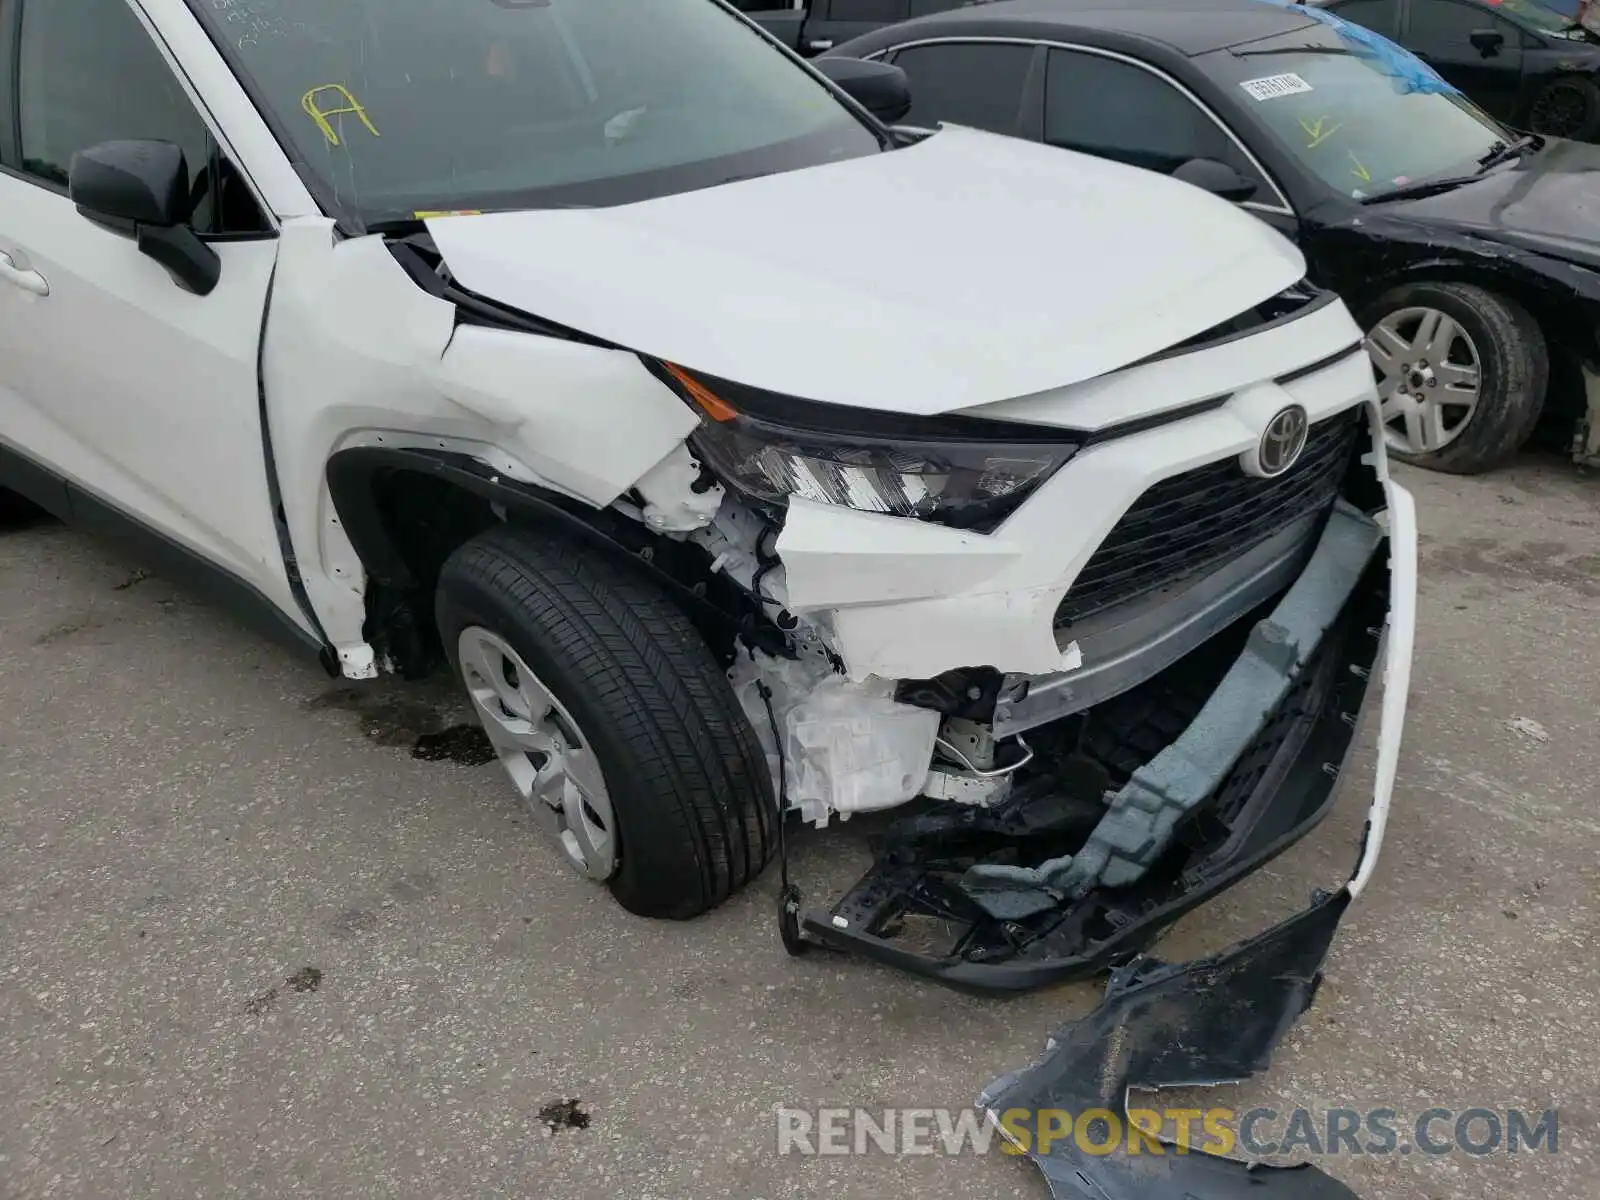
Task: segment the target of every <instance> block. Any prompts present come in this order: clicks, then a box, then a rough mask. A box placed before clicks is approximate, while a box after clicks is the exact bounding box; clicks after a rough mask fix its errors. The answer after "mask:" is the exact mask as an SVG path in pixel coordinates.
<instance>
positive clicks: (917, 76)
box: [894, 42, 1034, 133]
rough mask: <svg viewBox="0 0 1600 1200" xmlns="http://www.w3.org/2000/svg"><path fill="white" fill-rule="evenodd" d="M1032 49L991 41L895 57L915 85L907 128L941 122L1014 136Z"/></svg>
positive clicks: (927, 48)
mask: <svg viewBox="0 0 1600 1200" xmlns="http://www.w3.org/2000/svg"><path fill="white" fill-rule="evenodd" d="M1033 52H1034V51H1033V47H1032V46H1018V45H1005V44H997V43H992V42H941V43H939V44H938V45H934V46H913V47H911V48H910V49H909V50H902V51H900V53H898V54H896V55H895V56H894V65H895V66H897V67H899V68H900V69H901V70H903V71H904V72H905V73H906V76H907V77H908V79H909V81H910V84H911V111H910V112H909V113H907V114H906V116H905V123H906V124H907V125H922V126H933V125H937V124H938V123H939V122H940V121H950V122H953V123H955V124H957V125H970V126H972V127H973V128H974V129H987V130H989V131H990V132H992V133H1016V132H1017V125H1018V121H1019V120H1020V117H1021V110H1022V89H1023V86H1024V84H1025V83H1026V82H1027V78H1028V67H1029V64H1031V63H1032V62H1033Z"/></svg>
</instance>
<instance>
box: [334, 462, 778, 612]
mask: <svg viewBox="0 0 1600 1200" xmlns="http://www.w3.org/2000/svg"><path fill="white" fill-rule="evenodd" d="M408 473H409V474H415V475H422V476H426V477H429V478H433V479H437V480H441V481H443V482H445V483H448V484H450V485H452V486H454V487H456V488H459V489H460V490H462V491H464V492H467V493H469V494H471V495H473V496H475V497H477V498H478V499H480V500H483V501H486V502H487V503H489V504H491V505H497V506H499V507H500V508H502V509H503V510H504V512H505V515H506V518H507V519H508V520H512V521H521V522H532V521H538V522H543V523H545V524H548V525H554V526H556V527H558V528H560V529H561V530H562V531H563V532H565V533H567V534H569V535H571V536H573V537H576V538H578V539H580V540H582V541H583V542H584V543H585V544H586V545H588V546H589V547H591V548H592V549H594V550H596V551H598V552H599V553H603V554H607V555H610V556H612V557H615V558H617V559H620V560H622V561H625V562H627V563H630V564H631V565H632V566H633V568H634V569H636V570H638V571H640V572H642V573H644V574H645V575H647V576H649V577H650V578H651V579H653V580H654V581H655V582H656V583H657V584H658V585H660V586H661V587H662V588H664V589H665V590H666V591H667V593H668V594H669V595H670V596H671V597H672V598H673V599H674V600H675V601H676V602H677V603H678V604H680V605H681V606H682V607H683V608H684V610H685V611H686V612H687V614H688V615H689V616H690V618H691V619H693V620H695V621H696V622H697V623H700V622H710V623H716V624H725V623H726V622H728V621H729V620H730V619H732V615H731V614H729V613H727V612H725V611H724V610H723V609H721V608H719V607H718V606H717V605H715V604H713V603H711V602H710V601H709V600H707V599H706V598H705V597H704V596H702V595H700V594H699V593H697V592H696V591H694V590H693V589H691V588H689V587H688V586H686V585H685V584H683V583H682V582H681V581H679V580H677V579H675V578H674V577H673V576H672V575H670V574H668V573H667V572H666V571H663V570H660V569H659V568H657V567H655V566H653V565H651V563H650V562H648V561H647V560H646V559H644V558H642V557H641V556H640V554H639V553H637V552H636V551H635V550H633V549H631V548H629V547H628V546H627V545H625V544H624V543H623V542H621V541H619V540H618V539H617V538H615V537H612V536H611V535H610V534H609V533H607V532H606V531H605V529H603V528H601V527H600V525H599V523H598V522H597V520H596V518H598V517H599V516H600V514H601V512H602V511H603V510H600V509H595V508H587V507H586V508H580V507H579V505H580V503H581V502H579V501H575V500H572V499H570V498H568V497H566V496H563V495H562V494H561V493H559V492H556V491H553V490H551V489H549V488H544V487H541V486H539V485H538V484H534V483H526V482H523V481H521V480H512V479H507V478H505V476H504V475H501V474H499V473H498V472H496V471H494V470H493V469H492V468H491V467H489V466H488V465H487V464H485V463H483V462H481V461H479V460H478V459H475V458H473V457H472V456H471V455H468V454H462V453H459V452H454V451H449V450H437V449H432V448H421V447H401V446H352V447H349V448H347V449H344V450H340V451H338V452H337V453H335V454H334V455H333V456H332V457H331V458H329V460H328V466H327V479H328V491H329V494H330V496H331V497H332V499H333V506H334V509H335V511H336V512H337V513H338V516H339V521H340V524H341V525H342V526H343V528H344V532H345V535H346V536H347V537H348V538H349V539H350V543H351V545H352V546H353V547H354V548H355V551H356V554H357V556H358V557H359V558H360V560H361V563H362V566H363V567H364V568H365V569H366V571H367V573H368V574H369V575H370V576H371V578H372V579H373V580H375V581H376V582H377V583H378V584H380V585H382V586H385V587H391V588H395V589H400V590H410V591H415V590H419V589H421V588H422V587H423V586H424V581H423V580H421V579H418V578H417V576H416V574H415V573H414V572H413V571H412V569H411V566H410V564H409V563H408V562H407V561H406V556H405V554H404V552H403V550H402V549H401V548H400V547H399V546H398V545H396V544H395V541H394V539H393V538H392V537H391V536H390V532H389V528H388V526H387V524H386V522H385V520H384V515H383V513H382V511H381V509H380V506H379V503H378V490H379V489H378V486H377V485H378V484H379V483H380V482H381V481H382V480H383V478H384V477H386V476H389V475H395V474H408ZM747 632H748V631H747Z"/></svg>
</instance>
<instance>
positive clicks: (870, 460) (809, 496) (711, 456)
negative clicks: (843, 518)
mask: <svg viewBox="0 0 1600 1200" xmlns="http://www.w3.org/2000/svg"><path fill="white" fill-rule="evenodd" d="M649 365H650V366H651V368H652V372H653V373H654V374H655V375H656V376H657V378H659V379H661V380H662V381H663V382H665V383H667V384H668V386H670V387H672V389H673V390H674V391H675V392H677V393H678V395H679V396H681V397H682V398H683V399H685V400H686V401H688V402H689V403H690V404H691V405H692V406H693V407H694V408H695V409H696V410H697V411H698V412H699V414H700V417H701V427H700V429H699V430H698V431H697V432H696V433H695V434H694V435H692V438H691V442H692V444H693V446H694V448H695V450H696V452H697V453H698V454H699V455H700V457H701V458H702V460H703V461H704V462H705V464H706V465H707V466H708V467H709V468H711V470H712V471H713V472H715V473H716V475H717V476H718V477H719V478H720V479H721V480H722V481H723V483H725V484H727V485H728V486H730V487H732V488H734V489H735V490H737V491H738V492H740V493H741V494H742V495H744V496H745V497H746V498H747V499H749V500H752V501H754V502H755V503H757V504H760V505H762V506H764V507H768V508H779V507H782V506H783V505H785V504H787V503H788V501H789V499H790V497H793V496H799V497H801V498H803V499H806V500H814V501H817V502H819V503H823V504H837V505H839V506H841V507H844V508H853V509H858V510H860V511H862V512H875V513H885V514H887V515H890V516H896V517H915V518H919V519H922V520H926V521H936V522H939V523H940V524H945V525H951V526H955V527H958V528H961V529H973V530H978V531H981V532H986V531H988V530H991V529H993V528H994V527H995V526H996V525H998V524H999V523H1000V522H1001V521H1002V520H1004V519H1005V517H1006V516H1007V515H1008V514H1010V513H1011V512H1012V510H1014V509H1015V508H1016V507H1017V505H1019V504H1020V503H1022V501H1023V500H1024V499H1025V498H1026V497H1027V495H1028V494H1029V493H1030V492H1032V491H1033V490H1034V489H1035V488H1036V487H1038V486H1039V485H1040V484H1041V483H1043V482H1044V481H1045V480H1046V479H1048V478H1049V477H1050V476H1051V475H1052V474H1053V473H1054V472H1055V471H1056V470H1057V469H1058V468H1059V467H1060V466H1061V465H1062V464H1063V463H1065V462H1066V461H1067V460H1068V459H1069V458H1071V457H1072V456H1073V454H1074V453H1076V452H1077V450H1078V447H1079V445H1080V444H1081V435H1075V434H1073V433H1071V432H1069V431H1066V430H1059V429H1053V428H1050V427H1047V426H1034V425H1022V424H1012V423H1010V422H1001V421H989V420H982V419H976V418H969V417H916V416H902V415H900V414H897V413H883V412H876V411H869V410H864V409H856V408H850V407H847V406H844V405H833V404H819V403H816V402H814V401H807V400H796V399H793V398H791V397H786V396H777V395H774V394H772V393H770V392H760V391H758V390H757V389H753V388H748V387H744V386H742V385H738V384H730V383H727V382H726V381H724V380H709V379H707V378H705V377H703V376H696V375H691V374H690V373H689V372H688V371H685V370H684V369H683V368H681V367H676V366H673V365H671V364H668V363H651V364H649Z"/></svg>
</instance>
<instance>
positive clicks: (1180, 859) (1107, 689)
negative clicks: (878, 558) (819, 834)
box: [688, 405, 1415, 993]
mask: <svg viewBox="0 0 1600 1200" xmlns="http://www.w3.org/2000/svg"><path fill="white" fill-rule="evenodd" d="M1376 432H1377V430H1376V428H1375V417H1374V414H1373V413H1372V411H1371V409H1370V407H1369V406H1367V405H1357V406H1356V407H1354V408H1346V409H1343V410H1340V411H1336V412H1334V413H1333V414H1332V415H1329V416H1326V417H1323V418H1322V419H1320V420H1318V421H1316V422H1313V423H1312V424H1311V428H1310V430H1309V431H1308V433H1307V435H1306V438H1305V445H1304V448H1303V451H1302V453H1301V454H1300V456H1299V460H1298V461H1297V462H1296V463H1295V465H1294V469H1293V470H1290V471H1285V472H1284V473H1282V474H1281V475H1277V476H1274V477H1262V476H1261V474H1260V473H1256V474H1252V473H1251V472H1250V471H1248V470H1245V469H1242V468H1241V466H1240V465H1239V463H1238V462H1236V461H1234V460H1233V459H1232V458H1229V459H1226V460H1221V461H1209V462H1205V463H1202V464H1201V465H1200V466H1197V467H1195V468H1193V469H1191V470H1189V471H1183V472H1178V473H1177V474H1175V475H1172V476H1168V477H1165V478H1162V479H1161V480H1160V481H1158V482H1157V483H1155V484H1154V485H1153V486H1152V487H1150V488H1149V489H1148V490H1147V491H1146V492H1145V493H1144V495H1143V496H1142V497H1140V498H1138V500H1137V502H1135V503H1134V504H1132V505H1131V506H1130V507H1128V508H1127V510H1126V511H1125V512H1124V513H1123V514H1122V516H1121V518H1120V520H1118V521H1116V522H1115V524H1114V527H1113V528H1112V529H1111V530H1110V532H1109V533H1108V535H1107V536H1106V537H1104V538H1103V539H1102V540H1101V541H1100V542H1099V543H1098V547H1097V549H1095V552H1094V553H1093V554H1092V555H1091V556H1089V558H1088V561H1087V563H1086V564H1085V565H1084V566H1083V567H1082V568H1081V569H1080V570H1079V571H1078V573H1077V575H1076V578H1075V580H1074V582H1073V584H1072V586H1071V587H1070V588H1069V589H1067V590H1066V592H1065V595H1064V596H1059V597H1058V601H1057V603H1056V608H1055V614H1054V617H1053V629H1054V633H1055V638H1056V649H1057V650H1058V651H1059V655H1058V657H1059V669H1057V670H1054V671H1050V672H1046V673H1043V674H1037V673H1035V674H1029V673H1024V672H1017V671H1004V670H1001V669H998V668H997V667H994V666H983V667H975V668H958V669H952V670H949V671H946V672H944V673H942V674H940V675H938V676H935V677H931V678H925V679H904V678H901V679H889V678H885V677H883V676H882V675H879V674H877V673H876V672H871V671H868V672H862V671H859V670H858V671H854V672H852V671H851V670H850V669H849V667H850V664H849V662H848V656H847V655H845V654H842V653H841V651H840V638H839V637H838V634H837V630H836V628H835V627H834V620H835V619H836V614H835V613H831V612H829V611H828V610H826V609H820V608H806V609H804V610H803V611H801V612H799V613H797V612H796V611H795V609H796V608H798V607H800V606H798V605H795V604H794V603H793V597H792V592H791V590H790V587H789V584H790V583H792V581H793V578H794V572H793V571H792V569H791V570H789V571H787V573H786V567H789V566H790V562H791V560H790V558H789V556H787V555H785V554H783V553H782V550H783V548H784V547H783V539H782V538H780V536H779V527H778V523H777V522H775V521H768V520H766V519H764V518H763V516H762V514H761V512H760V511H759V509H758V508H755V507H751V506H748V505H745V504H743V503H741V502H740V500H739V499H738V497H737V496H736V494H735V493H734V492H733V491H732V490H730V491H729V493H728V494H727V496H726V497H725V498H724V499H723V500H722V502H721V504H720V506H719V508H718V511H717V513H716V515H715V517H714V518H712V519H711V520H710V521H709V522H708V523H707V524H705V525H704V527H703V528H700V529H697V530H695V531H693V532H691V533H689V534H688V537H689V540H691V541H694V542H698V543H699V544H700V545H702V546H703V547H704V549H705V550H706V551H707V553H708V554H710V555H711V556H712V561H713V563H714V569H715V570H716V571H717V572H721V573H725V574H727V575H728V576H729V577H730V578H732V579H734V580H736V581H737V582H738V584H739V586H740V587H741V588H742V589H744V590H745V591H746V592H747V593H748V594H750V595H752V596H754V597H756V598H757V600H758V602H759V603H760V604H761V605H762V606H763V608H764V611H765V612H766V614H767V615H768V616H769V617H770V618H771V620H772V621H773V622H774V623H775V624H776V625H777V627H779V628H781V629H782V630H784V631H785V634H786V638H787V645H786V646H785V647H783V648H782V649H781V650H779V652H777V653H772V652H771V651H772V650H773V647H772V645H771V643H770V642H769V643H768V645H767V647H766V648H765V649H763V650H755V649H749V648H747V649H746V650H744V651H743V652H741V653H740V654H739V655H738V659H737V661H736V662H735V664H734V666H733V668H732V670H731V671H730V680H731V682H732V684H733V686H734V688H735V691H736V692H737V693H738V695H739V696H740V699H741V701H742V703H743V706H744V708H745V711H746V712H747V714H748V715H749V716H750V717H751V720H752V723H753V724H754V725H755V727H756V728H757V731H758V733H759V734H760V735H761V736H762V738H763V741H764V743H765V745H766V748H767V753H768V758H769V762H770V764H771V766H772V768H773V771H774V775H775V779H777V781H778V783H779V785H780V790H781V793H782V794H783V796H784V800H785V803H786V807H787V809H789V810H791V811H798V812H799V813H801V815H802V817H803V819H805V820H806V821H807V822H808V823H811V824H814V825H818V826H821V825H824V824H826V823H827V822H828V821H829V820H830V819H832V818H834V817H836V816H837V817H840V818H848V817H850V816H851V815H853V814H855V813H860V812H867V811H873V810H880V809H886V808H892V807H898V806H904V809H903V812H902V813H900V814H897V815H896V816H897V819H895V820H894V821H893V822H892V824H890V825H889V826H888V828H887V829H886V830H885V831H884V832H883V833H882V834H881V835H880V836H878V837H877V838H875V839H874V853H875V859H874V862H873V864H872V866H871V867H870V869H869V870H868V871H867V872H866V874H865V875H863V876H862V878H861V879H860V880H859V882H858V883H857V884H856V885H855V886H854V887H853V888H851V889H850V890H849V891H848V892H847V893H846V894H845V895H844V896H843V897H841V898H839V899H838V900H837V901H836V902H834V903H832V904H830V905H827V906H818V907H811V908H809V909H807V908H803V906H802V905H801V904H800V903H799V902H798V898H797V893H796V891H795V890H794V889H793V888H791V887H790V886H789V885H788V881H787V876H786V878H785V884H784V892H785V903H786V906H787V907H786V911H785V913H784V920H785V928H784V933H785V941H786V943H787V944H788V945H789V946H790V948H791V950H793V951H796V952H798V951H799V950H801V949H803V948H805V946H807V945H809V944H820V945H824V946H828V947H832V948H834V949H837V950H843V951H848V952H852V953H856V954H862V955H865V956H867V957H869V958H872V959H875V960H877V961H880V962H883V963H886V964H888V965H891V966H895V967H898V968H901V969H904V970H907V971H911V972H913V973H915V974H919V975H922V976H925V977H928V978H931V979H935V980H938V981H940V982H942V983H945V984H948V985H951V986H954V987H958V988H961V989H965V990H972V991H977V992H989V993H1007V992H1017V991H1022V990H1027V989H1031V988H1035V987H1039V986H1042V985H1047V984H1051V983H1057V982H1062V981H1065V980H1070V979H1075V978H1080V977H1083V976H1087V975H1090V974H1094V973H1096V972H1099V971H1103V970H1105V969H1107V968H1110V967H1114V966H1117V965H1119V964H1123V963H1126V962H1128V961H1130V960H1132V959H1134V958H1136V957H1137V956H1138V955H1139V954H1140V953H1141V952H1142V951H1143V949H1144V948H1145V947H1147V946H1148V945H1149V944H1150V943H1151V942H1152V941H1153V940H1154V939H1155V938H1156V937H1157V936H1158V935H1159V934H1160V933H1161V931H1162V930H1163V929H1165V928H1166V927H1167V926H1168V925H1170V924H1171V923H1173V922H1174V921H1175V920H1177V919H1178V918H1179V917H1180V916H1181V915H1182V914H1183V913H1184V912H1186V911H1187V910H1189V909H1191V908H1193V907H1194V906H1196V905H1198V904H1200V903H1201V902H1203V901H1204V900H1206V899H1208V898H1209V897H1211V896H1212V895H1214V894H1216V893H1217V892H1218V891H1220V890H1222V889H1223V888H1225V887H1227V886H1229V885H1230V884H1232V883H1234V882H1236V881H1237V880H1238V879H1240V878H1241V877H1242V876H1244V875H1245V874H1248V873H1249V872H1251V871H1253V870H1255V869H1257V868H1258V867H1260V866H1261V865H1263V864H1264V863H1266V862H1267V861H1269V860H1270V859H1271V858H1273V857H1274V856H1275V855H1277V854H1279V853H1281V852H1282V851H1283V850H1284V849H1286V848H1287V847H1288V846H1290V845H1292V844H1293V843H1294V842H1295V841H1296V840H1298V839H1299V838H1301V837H1303V836H1304V835H1305V834H1306V833H1308V832H1309V831H1310V830H1311V829H1312V828H1314V827H1315V826H1316V825H1317V824H1318V822H1319V821H1321V819H1322V818H1323V817H1324V816H1325V815H1326V814H1327V812H1328V811H1329V809H1330V807H1331V805H1332V803H1333V800H1334V797H1335V794H1336V791H1337V783H1338V780H1339V777H1340V774H1341V771H1342V767H1343V764H1344V762H1345V760H1346V758H1347V755H1348V753H1349V750H1350V748H1351V745H1352V742H1353V739H1354V737H1355V731H1356V726H1357V723H1358V718H1359V715H1360V713H1361V711H1362V709H1363V706H1364V703H1365V700H1366V698H1367V694H1368V691H1369V687H1370V685H1371V683H1372V680H1373V677H1374V672H1375V671H1376V670H1378V669H1379V668H1380V665H1381V667H1382V670H1383V671H1384V673H1385V675H1386V676H1387V677H1388V678H1389V679H1390V681H1391V683H1390V691H1389V694H1388V695H1387V697H1386V701H1385V703H1386V710H1385V718H1384V722H1383V728H1384V732H1383V738H1382V744H1381V745H1380V751H1379V758H1380V779H1379V787H1378V795H1379V797H1380V799H1381V803H1379V804H1375V812H1379V811H1380V810H1381V811H1386V810H1387V804H1388V793H1389V788H1390V786H1391V784H1392V778H1393V770H1394V760H1395V756H1396V754H1397V752H1398V740H1399V734H1400V726H1401V724H1402V723H1403V714H1404V699H1405V693H1404V688H1405V683H1404V675H1405V672H1406V671H1408V670H1409V662H1410V643H1411V624H1412V617H1411V616H1410V613H1411V611H1412V608H1413V600H1412V598H1411V597H1412V593H1413V591H1414V587H1415V573H1414V556H1415V551H1414V537H1415V534H1414V529H1413V525H1412V517H1411V502H1410V497H1409V496H1408V495H1407V494H1406V493H1405V492H1404V491H1403V490H1402V489H1399V488H1398V487H1396V486H1394V485H1393V484H1392V483H1391V482H1390V481H1389V479H1388V477H1387V470H1386V466H1385V463H1384V460H1383V455H1382V451H1381V446H1380V445H1379V444H1378V443H1377V442H1376V441H1375V437H1374V435H1375V434H1376ZM1380 436H1381V435H1380ZM718 474H719V475H720V476H721V477H723V478H727V472H726V471H718ZM1067 474H1071V472H1070V471H1068V472H1067ZM787 536H788V535H787V532H785V533H784V537H787ZM1007 549H1008V547H1007V543H1006V541H1005V540H1004V539H1003V538H1000V537H996V538H995V539H994V544H993V546H992V547H991V553H992V554H993V555H995V556H997V557H1001V556H1004V555H1005V554H1006V552H1007ZM837 552H838V551H837V550H836V553H837ZM919 567H920V564H918V563H915V562H912V563H910V564H909V566H908V574H914V572H915V571H916V570H917V569H918V568H919ZM1002 569H1003V568H1002ZM843 586H848V585H843ZM1396 613H1401V614H1403V621H1402V623H1401V627H1400V628H1399V629H1395V628H1393V627H1392V621H1393V617H1394V614H1396ZM1386 630H1387V631H1388V634H1389V636H1388V640H1387V644H1385V632H1386ZM1397 673H1398V678H1399V690H1398V692H1396V691H1395V686H1394V681H1395V679H1396V676H1397ZM1373 824H1374V832H1373V835H1372V836H1370V837H1369V845H1368V848H1367V852H1368V854H1369V855H1371V856H1374V857H1375V855H1376V852H1377V847H1378V842H1379V840H1380V839H1381V818H1380V819H1379V820H1375V821H1374V823H1373ZM1368 869H1370V868H1368Z"/></svg>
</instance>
